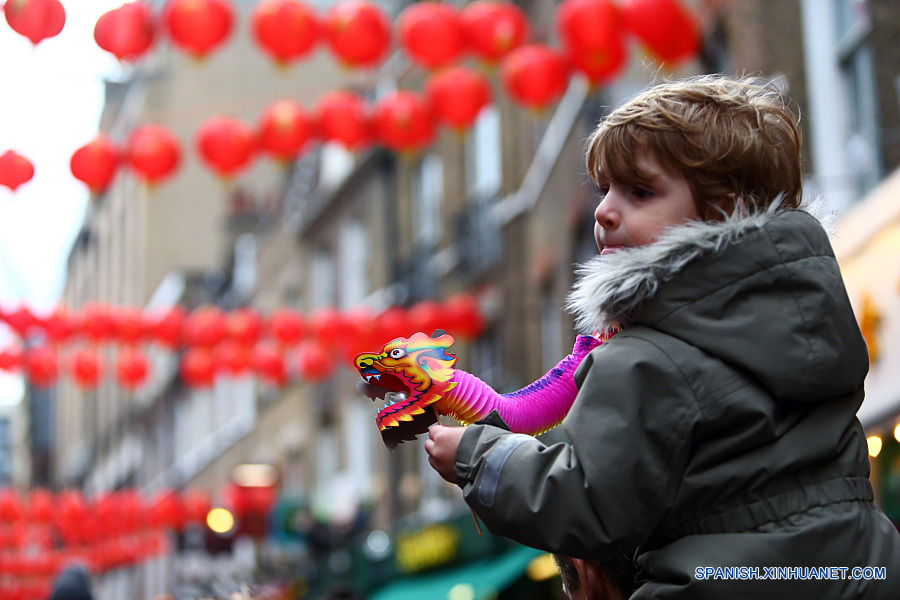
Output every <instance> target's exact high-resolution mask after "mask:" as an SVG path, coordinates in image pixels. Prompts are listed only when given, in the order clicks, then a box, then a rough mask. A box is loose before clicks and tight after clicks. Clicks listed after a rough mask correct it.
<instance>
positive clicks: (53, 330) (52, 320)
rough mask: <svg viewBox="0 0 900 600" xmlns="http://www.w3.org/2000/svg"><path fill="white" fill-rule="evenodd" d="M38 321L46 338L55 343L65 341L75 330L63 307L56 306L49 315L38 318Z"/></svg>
mask: <svg viewBox="0 0 900 600" xmlns="http://www.w3.org/2000/svg"><path fill="white" fill-rule="evenodd" d="M39 323H40V326H41V327H42V328H43V329H44V332H45V333H46V334H47V338H48V339H49V340H50V341H51V342H54V343H57V344H58V343H62V342H65V341H66V340H68V339H69V338H70V337H71V336H72V334H73V333H74V332H75V328H74V326H73V325H72V321H71V319H70V318H69V313H68V312H67V311H66V310H65V309H64V308H57V309H56V310H55V311H53V313H51V314H50V315H48V316H46V317H44V318H42V319H39Z"/></svg>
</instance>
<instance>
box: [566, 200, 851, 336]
mask: <svg viewBox="0 0 900 600" xmlns="http://www.w3.org/2000/svg"><path fill="white" fill-rule="evenodd" d="M802 210H804V211H805V212H808V213H810V214H811V215H813V216H814V217H815V218H816V219H817V220H818V221H819V222H820V223H821V224H822V225H823V227H825V229H826V230H827V231H828V232H829V234H830V233H831V232H832V228H833V226H834V215H833V213H830V212H828V211H827V209H826V208H825V206H824V203H823V202H821V201H815V202H812V203H810V204H809V205H807V206H803V207H802ZM781 212H784V211H783V209H781V208H780V207H779V205H778V203H774V204H772V205H771V206H770V207H769V208H768V209H767V210H765V211H762V212H749V211H746V210H744V211H736V212H735V214H733V215H732V216H730V217H729V218H727V219H726V220H724V221H717V222H700V221H692V222H690V223H686V224H684V225H679V226H675V227H671V228H669V229H668V230H667V231H666V232H665V233H664V234H663V235H661V236H660V237H659V239H657V240H656V241H655V242H654V243H652V244H648V245H646V246H639V247H636V248H624V249H622V250H620V251H618V252H613V253H611V254H606V255H603V256H601V255H597V256H595V257H593V258H591V259H590V260H589V261H587V262H585V263H584V264H582V265H579V267H578V269H577V270H576V276H577V278H578V280H577V281H576V283H575V285H574V287H573V288H572V292H571V293H570V294H569V297H568V299H567V302H566V309H567V310H568V311H569V312H570V313H572V315H573V316H574V317H575V327H576V329H577V330H578V331H579V332H580V333H584V334H589V333H594V332H598V331H599V332H601V333H607V332H609V331H611V330H613V329H614V328H615V327H616V326H618V325H626V324H628V322H629V321H630V320H631V316H632V314H633V313H634V311H635V310H636V309H637V308H638V307H639V306H640V305H641V304H643V303H644V302H646V301H647V300H649V299H650V298H652V297H653V296H654V295H655V294H656V292H657V290H658V289H659V286H660V285H661V284H663V283H665V282H666V281H669V280H670V279H672V277H674V276H675V275H676V274H677V273H679V272H680V271H681V270H682V269H684V267H685V266H687V265H688V264H690V263H691V262H693V261H695V260H697V259H699V258H701V257H703V256H707V255H712V254H718V253H721V252H722V251H723V250H724V249H725V248H727V247H728V246H729V245H731V244H734V243H736V242H738V241H739V240H741V239H742V238H744V237H745V236H746V235H747V233H748V232H751V231H755V230H758V229H760V228H761V227H764V226H765V225H767V224H768V223H770V222H771V221H772V219H774V218H775V216H776V215H778V214H779V213H781Z"/></svg>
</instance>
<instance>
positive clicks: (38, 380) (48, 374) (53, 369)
mask: <svg viewBox="0 0 900 600" xmlns="http://www.w3.org/2000/svg"><path fill="white" fill-rule="evenodd" d="M23 367H24V369H25V375H27V376H28V380H29V381H30V382H31V384H32V385H34V386H36V387H42V388H43V387H50V386H51V385H53V384H54V383H56V377H57V375H59V364H58V361H57V357H56V352H55V351H54V350H52V349H51V348H48V347H46V346H39V347H36V348H30V349H29V350H28V351H27V352H26V353H25V357H24V364H23Z"/></svg>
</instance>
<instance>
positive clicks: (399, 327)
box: [375, 306, 415, 346]
mask: <svg viewBox="0 0 900 600" xmlns="http://www.w3.org/2000/svg"><path fill="white" fill-rule="evenodd" d="M413 333H415V330H414V329H413V327H412V324H411V322H410V319H409V313H408V312H407V311H406V310H404V309H402V308H400V307H399V306H392V307H390V308H387V309H385V310H384V311H382V312H381V314H379V315H378V316H377V317H375V336H376V338H377V341H378V344H382V345H383V344H385V343H387V342H389V341H391V340H393V339H394V338H398V337H405V338H408V337H409V336H411V335H412V334H413ZM378 344H376V346H377V345H378Z"/></svg>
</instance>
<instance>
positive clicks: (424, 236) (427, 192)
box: [414, 154, 444, 248]
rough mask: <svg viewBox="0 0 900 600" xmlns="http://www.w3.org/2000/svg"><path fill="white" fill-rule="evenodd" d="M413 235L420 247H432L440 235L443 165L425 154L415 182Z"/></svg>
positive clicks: (438, 158)
mask: <svg viewBox="0 0 900 600" xmlns="http://www.w3.org/2000/svg"><path fill="white" fill-rule="evenodd" d="M414 191H415V193H416V196H417V198H416V202H415V211H416V214H415V225H414V227H415V235H416V242H417V243H418V245H419V246H420V247H425V248H428V247H432V246H434V245H435V244H437V242H438V240H439V239H440V235H441V200H442V199H443V196H444V164H443V162H441V159H440V157H439V156H437V155H435V154H427V155H426V156H425V158H423V159H422V162H421V164H420V165H419V172H418V181H417V182H416V189H415V190H414Z"/></svg>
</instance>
